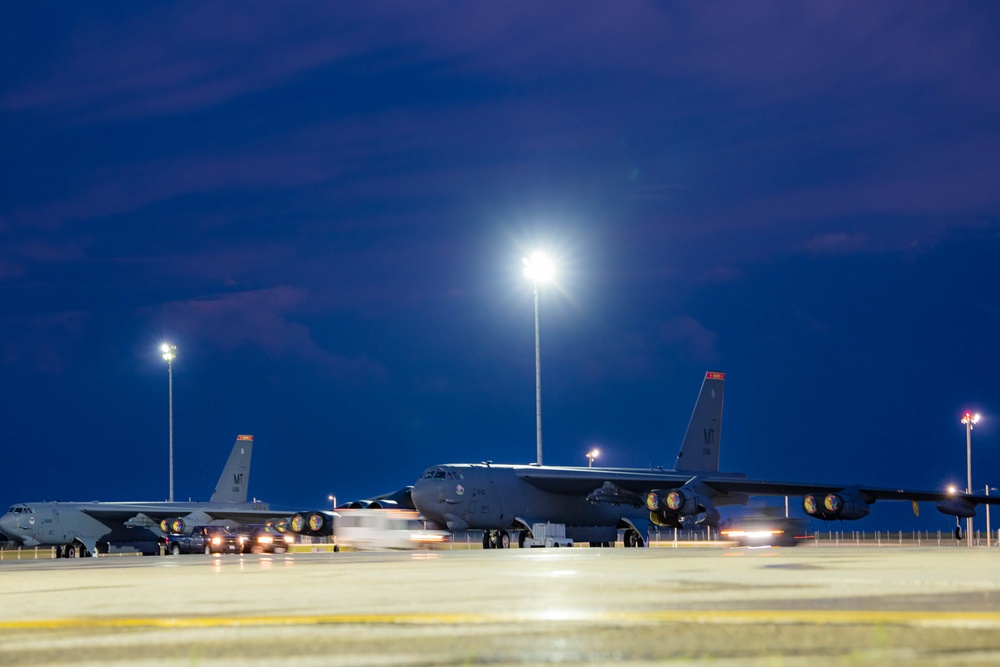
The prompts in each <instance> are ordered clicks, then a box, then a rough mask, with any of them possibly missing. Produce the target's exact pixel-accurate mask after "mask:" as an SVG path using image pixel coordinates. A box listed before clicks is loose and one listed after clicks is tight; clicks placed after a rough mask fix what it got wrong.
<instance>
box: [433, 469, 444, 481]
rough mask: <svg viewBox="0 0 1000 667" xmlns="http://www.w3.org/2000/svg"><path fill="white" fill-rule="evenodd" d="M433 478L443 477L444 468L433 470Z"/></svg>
mask: <svg viewBox="0 0 1000 667" xmlns="http://www.w3.org/2000/svg"><path fill="white" fill-rule="evenodd" d="M434 479H444V470H435V471H434Z"/></svg>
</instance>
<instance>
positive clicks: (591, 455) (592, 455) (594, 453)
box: [587, 447, 601, 468]
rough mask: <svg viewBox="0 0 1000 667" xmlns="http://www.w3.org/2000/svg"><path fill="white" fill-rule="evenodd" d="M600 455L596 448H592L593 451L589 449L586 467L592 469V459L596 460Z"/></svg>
mask: <svg viewBox="0 0 1000 667" xmlns="http://www.w3.org/2000/svg"><path fill="white" fill-rule="evenodd" d="M600 453H601V452H600V450H598V449H597V448H596V447H595V448H593V449H591V450H590V451H589V452H587V467H588V468H593V467H594V459H596V458H597V455H598V454H600Z"/></svg>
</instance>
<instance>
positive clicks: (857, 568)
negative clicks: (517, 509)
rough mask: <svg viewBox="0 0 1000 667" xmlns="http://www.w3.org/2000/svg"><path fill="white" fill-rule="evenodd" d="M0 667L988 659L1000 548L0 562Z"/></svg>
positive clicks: (997, 607)
mask: <svg viewBox="0 0 1000 667" xmlns="http://www.w3.org/2000/svg"><path fill="white" fill-rule="evenodd" d="M0 599H2V600H3V605H2V606H0V665H50V664H68V663H71V664H74V665H98V664H100V665H108V664H129V665H132V664H140V665H180V664H183V665H220V664H233V665H235V664H241V665H247V664H249V665H264V664H274V663H275V662H289V663H294V664H296V665H302V664H305V665H326V664H344V665H470V664H489V665H527V664H551V663H560V664H566V665H596V664H629V665H644V664H653V663H656V664H662V663H664V662H678V663H683V664H685V665H699V664H705V665H737V664H738V665H762V666H763V665H768V666H771V665H810V666H811V667H814V666H816V665H875V664H879V665H885V664H902V663H904V662H905V663H906V664H908V665H943V664H948V665H952V664H954V665H962V664H997V663H998V662H1000V550H990V549H964V548H953V549H952V548H926V549H920V548H855V547H840V548H816V547H799V548H797V549H763V550H746V549H728V550H727V549H715V548H697V549H621V548H619V549H587V548H577V549H549V550H519V549H512V550H509V551H502V550H501V551H480V550H473V551H454V552H449V551H435V552H404V553H381V552H380V553H339V554H291V555H280V556H221V557H219V556H216V557H210V556H181V557H168V558H99V559H86V560H75V561H68V560H44V561H19V562H9V561H8V562H3V563H0Z"/></svg>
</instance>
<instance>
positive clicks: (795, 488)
mask: <svg viewBox="0 0 1000 667" xmlns="http://www.w3.org/2000/svg"><path fill="white" fill-rule="evenodd" d="M700 481H701V482H702V483H703V484H704V485H706V486H708V487H710V488H712V489H714V490H716V491H718V492H719V493H723V494H742V495H748V496H806V495H809V494H827V493H837V492H838V491H843V490H844V489H854V490H856V491H858V492H860V493H861V494H863V495H865V496H868V497H870V498H871V499H872V500H873V501H874V500H917V501H935V502H936V501H941V500H948V499H950V498H954V497H955V496H956V494H955V493H949V492H948V491H919V490H913V489H887V488H880V487H874V486H864V485H863V484H829V483H808V482H775V481H767V480H751V479H729V478H723V479H720V478H716V477H714V476H707V477H703V478H701V480H700ZM958 495H960V496H962V497H964V498H966V499H968V500H969V501H971V502H974V503H977V504H986V505H1000V496H980V495H973V494H965V493H959V494H958Z"/></svg>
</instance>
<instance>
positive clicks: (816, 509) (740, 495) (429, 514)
mask: <svg viewBox="0 0 1000 667" xmlns="http://www.w3.org/2000/svg"><path fill="white" fill-rule="evenodd" d="M724 380H725V375H724V374H723V373H714V372H713V373H707V374H706V375H705V379H704V381H703V382H702V386H701V392H700V393H699V395H698V400H697V402H696V403H695V407H694V412H693V413H692V415H691V420H690V422H689V423H688V428H687V433H686V434H685V436H684V440H683V441H682V443H681V448H680V452H679V454H678V455H677V460H676V463H675V464H674V468H673V469H672V470H666V469H663V468H656V469H653V468H650V469H648V470H647V469H635V468H597V467H594V468H591V467H587V468H584V467H557V466H539V465H500V464H495V463H493V462H491V461H487V462H485V463H460V464H448V465H438V466H434V467H432V468H428V469H427V470H426V471H425V472H424V474H423V476H422V477H421V479H419V480H417V482H416V484H415V485H414V486H413V489H412V492H411V497H412V502H413V505H414V507H416V509H417V510H419V511H420V513H421V515H422V516H423V517H424V519H425V520H427V521H428V523H429V526H431V527H434V528H440V529H447V530H451V531H456V530H467V529H475V530H482V531H484V532H483V547H484V548H503V549H505V548H508V547H509V546H510V539H511V537H510V532H509V531H513V532H515V533H516V534H518V536H519V537H518V541H519V543H521V544H523V541H524V539H525V537H526V536H527V535H528V534H530V532H531V529H532V526H533V525H535V524H536V523H543V522H549V523H553V524H564V525H565V526H566V537H568V538H571V539H573V540H574V541H577V542H589V543H590V545H591V546H612V545H613V544H614V543H615V541H616V539H617V535H618V530H624V543H625V546H627V547H638V546H644V545H645V544H646V543H647V542H648V534H649V525H650V523H653V524H656V525H658V526H668V527H671V526H672V527H695V526H698V525H699V524H704V525H709V526H715V525H717V524H718V522H719V519H720V514H719V510H718V508H719V507H722V506H725V505H745V504H746V503H747V501H748V499H749V498H750V496H761V495H764V496H796V497H798V496H801V497H802V498H803V502H802V507H803V510H804V511H805V513H806V514H808V515H809V516H811V517H814V518H816V519H820V520H823V521H835V520H848V521H849V520H854V519H861V518H863V517H865V516H868V513H869V511H870V510H869V506H870V505H871V504H872V503H874V502H875V501H876V500H909V501H911V502H913V506H914V511H916V509H917V501H935V502H937V509H938V510H939V511H940V512H942V513H944V514H948V515H950V516H955V517H963V518H965V517H971V516H975V513H976V510H975V507H976V505H978V504H983V503H988V504H1000V497H997V496H979V495H972V494H966V493H959V492H955V491H948V492H939V491H911V490H906V489H883V488H877V487H869V486H861V485H856V484H810V483H804V482H774V481H766V480H749V479H747V478H746V475H744V474H741V473H723V472H719V446H720V443H721V440H722V397H723V383H724Z"/></svg>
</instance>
